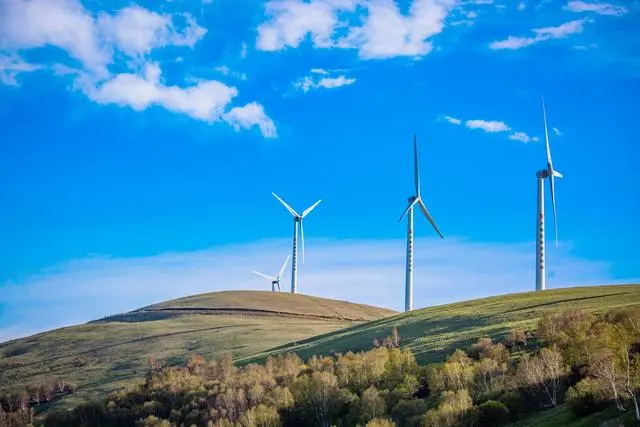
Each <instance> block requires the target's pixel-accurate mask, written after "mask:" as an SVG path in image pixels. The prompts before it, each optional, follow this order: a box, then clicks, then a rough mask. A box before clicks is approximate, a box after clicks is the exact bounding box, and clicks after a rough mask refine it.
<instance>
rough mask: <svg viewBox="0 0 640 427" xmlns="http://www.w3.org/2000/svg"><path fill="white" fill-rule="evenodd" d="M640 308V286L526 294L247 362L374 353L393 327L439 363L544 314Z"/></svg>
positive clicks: (387, 323) (340, 334)
mask: <svg viewBox="0 0 640 427" xmlns="http://www.w3.org/2000/svg"><path fill="white" fill-rule="evenodd" d="M633 305H640V285H622V286H589V287H579V288H565V289H555V290H547V291H544V292H526V293H518V294H509V295H502V296H497V297H490V298H482V299H476V300H470V301H465V302H459V303H454V304H447V305H441V306H435V307H428V308H424V309H421V310H414V311H412V312H410V313H403V314H399V315H396V316H392V317H387V318H383V319H380V320H376V321H372V322H369V323H365V324H362V325H357V326H354V327H351V328H348V329H344V330H339V331H335V332H330V333H327V334H324V335H321V336H317V337H313V338H310V339H307V340H304V341H299V342H298V343H297V344H295V345H287V346H279V347H275V348H272V349H270V350H268V351H265V352H262V353H258V354H254V355H251V356H248V357H246V358H244V361H245V362H251V361H261V360H263V359H264V358H265V357H266V356H268V355H273V354H277V353H282V352H288V351H295V352H296V353H298V354H299V355H300V356H301V357H302V358H307V357H309V356H311V355H313V354H317V355H320V354H330V353H333V352H343V353H344V352H347V351H349V350H351V351H357V350H364V349H369V348H371V346H372V343H373V339H374V337H378V338H379V339H383V338H384V337H385V336H387V335H389V334H390V331H391V328H392V327H393V326H395V327H397V328H398V332H399V333H400V336H401V339H402V345H408V346H409V347H411V349H412V350H413V352H414V353H415V355H416V358H417V359H418V361H420V362H422V363H424V362H430V361H440V360H442V359H444V358H446V356H448V355H449V354H451V353H453V351H454V350H455V349H456V348H466V347H468V346H469V345H471V344H472V343H473V342H475V341H476V340H477V339H478V338H480V337H484V336H489V337H493V338H495V337H501V336H503V335H505V334H506V333H507V332H508V331H509V330H510V329H513V328H523V329H527V328H532V327H533V326H534V325H535V322H536V320H537V319H538V318H539V317H540V315H541V313H542V312H543V311H545V310H566V309H568V308H582V309H585V310H589V311H593V312H602V311H607V310H610V309H613V308H619V307H626V306H633Z"/></svg>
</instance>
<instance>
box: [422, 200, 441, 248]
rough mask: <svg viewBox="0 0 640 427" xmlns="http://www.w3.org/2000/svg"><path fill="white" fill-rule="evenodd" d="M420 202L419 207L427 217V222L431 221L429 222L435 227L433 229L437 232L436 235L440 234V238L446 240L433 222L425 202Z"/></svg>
mask: <svg viewBox="0 0 640 427" xmlns="http://www.w3.org/2000/svg"><path fill="white" fill-rule="evenodd" d="M418 200H420V202H419V205H420V209H421V210H422V213H423V214H424V216H426V217H427V220H429V222H430V223H431V225H432V226H433V228H434V229H435V230H436V233H438V235H439V236H440V238H442V239H444V236H443V235H442V233H441V232H440V230H439V229H438V226H437V225H436V223H435V221H434V220H433V218H432V217H431V214H430V213H429V211H428V210H427V207H426V206H425V205H424V202H423V201H422V199H418Z"/></svg>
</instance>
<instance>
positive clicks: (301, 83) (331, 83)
mask: <svg viewBox="0 0 640 427" xmlns="http://www.w3.org/2000/svg"><path fill="white" fill-rule="evenodd" d="M311 73H312V74H319V75H322V76H327V75H328V74H330V72H329V71H327V70H323V69H320V68H314V69H312V70H311ZM355 82H356V79H355V78H350V77H346V76H337V77H320V78H318V77H314V76H307V77H304V78H302V79H300V80H298V81H297V82H295V83H294V84H293V85H294V86H295V87H296V88H298V89H301V90H302V91H303V92H308V91H309V90H311V89H319V88H323V89H335V88H339V87H342V86H348V85H351V84H353V83H355Z"/></svg>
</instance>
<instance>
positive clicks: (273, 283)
mask: <svg viewBox="0 0 640 427" xmlns="http://www.w3.org/2000/svg"><path fill="white" fill-rule="evenodd" d="M288 262H289V256H287V259H285V260H284V264H282V268H281V269H280V271H279V272H278V275H277V276H276V277H273V276H269V275H267V274H263V273H260V272H259V271H255V270H254V271H253V274H257V275H258V276H262V277H264V278H265V279H269V280H271V292H275V291H276V285H277V286H278V292H280V277H281V276H282V273H284V269H285V268H287V263H288Z"/></svg>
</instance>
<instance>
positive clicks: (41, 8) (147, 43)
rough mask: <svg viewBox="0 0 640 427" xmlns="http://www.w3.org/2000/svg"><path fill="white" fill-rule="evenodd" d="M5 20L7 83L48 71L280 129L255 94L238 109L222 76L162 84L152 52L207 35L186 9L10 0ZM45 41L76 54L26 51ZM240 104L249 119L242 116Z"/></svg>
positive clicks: (85, 85)
mask: <svg viewBox="0 0 640 427" xmlns="http://www.w3.org/2000/svg"><path fill="white" fill-rule="evenodd" d="M0 19H1V21H0V22H1V23H2V25H0V82H2V83H4V84H9V85H17V84H18V81H17V76H18V75H19V74H21V73H27V72H33V71H36V70H43V69H44V70H50V71H53V72H54V74H55V75H57V76H69V75H71V76H74V79H75V80H74V86H73V87H74V88H75V89H79V90H81V91H82V92H83V93H84V94H85V95H87V97H88V98H89V99H91V100H93V101H95V102H97V103H100V104H115V105H119V106H128V107H131V108H132V109H134V110H136V111H140V110H144V109H146V108H147V107H149V106H151V105H157V106H160V107H162V108H165V109H167V110H169V111H172V112H175V113H180V114H185V115H187V116H189V117H191V118H193V119H197V120H203V121H206V122H209V123H213V122H218V121H220V119H221V118H223V119H224V116H223V114H224V113H225V111H229V110H230V111H229V112H228V114H230V117H232V118H233V120H231V121H229V120H222V121H224V122H228V123H231V124H232V126H233V127H234V128H235V129H236V130H239V129H241V128H242V129H245V128H251V127H253V126H256V127H257V128H258V129H259V130H260V131H261V132H262V134H263V136H265V137H268V138H270V137H274V136H275V135H276V132H275V131H273V130H272V129H271V128H272V127H274V126H275V125H274V124H273V121H272V120H271V119H270V118H268V117H266V115H265V112H264V108H262V106H260V108H254V107H252V106H253V105H254V104H256V105H257V103H256V102H255V101H254V102H252V103H249V104H247V105H246V106H244V107H234V108H233V109H232V106H231V102H232V99H233V98H234V97H235V96H236V95H237V94H238V91H237V89H236V88H235V87H232V86H227V85H226V84H224V83H222V82H220V81H216V80H201V81H199V82H198V83H197V84H196V85H195V86H179V85H172V86H166V85H164V84H163V83H162V81H161V70H160V65H159V63H158V62H157V61H153V60H152V59H151V56H152V53H153V52H154V51H155V50H157V49H159V48H164V47H167V46H174V47H182V48H187V49H194V48H195V46H196V44H197V43H198V42H199V41H200V40H202V38H203V37H204V36H205V35H206V34H207V30H206V29H205V28H204V27H202V26H200V25H198V23H197V22H196V20H195V19H194V17H193V16H191V15H190V14H188V13H181V14H176V15H170V14H166V13H157V12H153V11H150V10H148V9H145V8H143V7H140V6H137V5H132V6H128V7H125V8H123V9H121V10H119V11H118V12H117V13H115V14H109V13H107V12H98V13H93V12H91V11H89V10H88V9H86V8H85V7H84V6H83V5H82V4H81V3H80V2H79V1H78V0H10V1H5V2H0ZM47 46H48V47H55V48H57V49H60V50H61V51H64V52H66V53H67V54H68V56H69V59H70V60H69V61H67V63H65V64H57V63H53V64H52V63H49V64H29V63H27V62H26V61H25V60H24V59H23V58H22V57H21V56H20V55H22V52H24V51H28V50H31V49H37V48H42V47H47ZM123 69H126V71H123ZM60 70H64V72H60ZM114 70H117V71H114ZM236 108H240V109H241V110H240V111H242V112H243V115H244V116H243V117H244V120H237V116H238V113H237V112H238V110H236ZM234 110H235V113H234V112H233V111H234ZM249 114H255V116H252V117H247V116H248V115H249ZM265 122H269V125H268V126H265V125H264V123H265Z"/></svg>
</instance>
